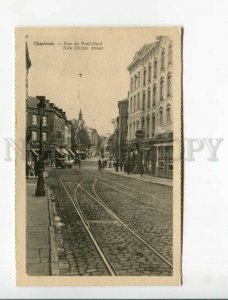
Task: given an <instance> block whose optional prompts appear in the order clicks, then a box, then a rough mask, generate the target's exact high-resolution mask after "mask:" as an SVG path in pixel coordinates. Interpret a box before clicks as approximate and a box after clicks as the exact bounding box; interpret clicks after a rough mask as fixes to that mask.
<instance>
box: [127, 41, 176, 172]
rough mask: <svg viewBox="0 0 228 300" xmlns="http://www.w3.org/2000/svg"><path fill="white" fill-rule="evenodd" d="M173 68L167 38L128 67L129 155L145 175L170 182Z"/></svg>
mask: <svg viewBox="0 0 228 300" xmlns="http://www.w3.org/2000/svg"><path fill="white" fill-rule="evenodd" d="M172 66H173V64H172V41H171V40H170V39H169V38H168V37H167V36H159V37H157V39H156V41H155V42H153V43H150V44H145V45H144V46H143V47H142V48H141V49H140V50H139V51H138V52H136V54H135V56H134V59H133V61H132V62H131V63H130V65H129V66H128V71H129V75H130V91H129V105H128V155H129V157H130V158H131V160H132V161H133V162H134V163H135V164H137V163H142V164H143V165H144V169H145V171H146V172H148V173H150V174H152V175H154V176H160V177H169V178H171V177H172V173H173V120H172V102H173V101H174V99H173V95H172V77H173V68H172ZM140 131H141V136H140V137H136V136H139V135H138V134H137V133H139V132H140ZM138 145H139V146H138ZM138 151H139V153H138Z"/></svg>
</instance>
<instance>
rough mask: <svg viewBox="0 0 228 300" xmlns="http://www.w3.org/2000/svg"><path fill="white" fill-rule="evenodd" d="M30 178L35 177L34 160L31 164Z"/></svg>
mask: <svg viewBox="0 0 228 300" xmlns="http://www.w3.org/2000/svg"><path fill="white" fill-rule="evenodd" d="M30 167H31V176H35V162H34V160H33V161H32V162H31V166H30Z"/></svg>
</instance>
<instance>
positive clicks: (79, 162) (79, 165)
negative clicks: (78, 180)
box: [78, 158, 81, 169]
mask: <svg viewBox="0 0 228 300" xmlns="http://www.w3.org/2000/svg"><path fill="white" fill-rule="evenodd" d="M78 167H79V169H81V160H80V158H79V159H78Z"/></svg>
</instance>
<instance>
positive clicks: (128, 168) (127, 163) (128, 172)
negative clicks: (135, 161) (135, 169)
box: [126, 161, 131, 175]
mask: <svg viewBox="0 0 228 300" xmlns="http://www.w3.org/2000/svg"><path fill="white" fill-rule="evenodd" d="M130 167H131V165H130V162H129V161H127V162H126V171H127V175H129V174H130Z"/></svg>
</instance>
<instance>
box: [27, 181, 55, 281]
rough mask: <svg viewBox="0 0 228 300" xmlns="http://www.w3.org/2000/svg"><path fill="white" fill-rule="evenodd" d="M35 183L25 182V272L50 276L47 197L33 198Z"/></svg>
mask: <svg viewBox="0 0 228 300" xmlns="http://www.w3.org/2000/svg"><path fill="white" fill-rule="evenodd" d="M35 189H36V182H34V183H33V182H31V180H30V182H28V181H27V182H26V195H27V196H26V204H27V206H26V272H27V274H28V275H36V276H41V275H42V276H45V275H46V276H47V275H50V274H51V264H50V262H51V247H50V229H51V227H50V225H51V224H50V216H49V200H48V196H47V194H48V193H47V192H48V190H47V188H46V196H44V197H36V196H35Z"/></svg>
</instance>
